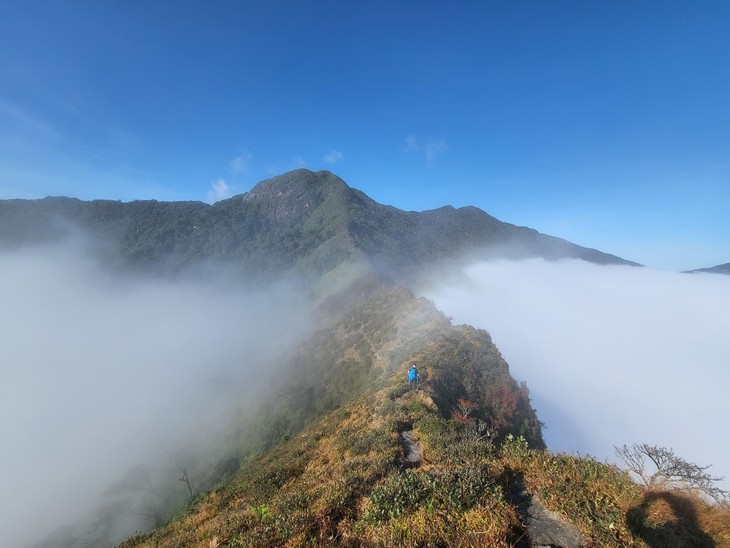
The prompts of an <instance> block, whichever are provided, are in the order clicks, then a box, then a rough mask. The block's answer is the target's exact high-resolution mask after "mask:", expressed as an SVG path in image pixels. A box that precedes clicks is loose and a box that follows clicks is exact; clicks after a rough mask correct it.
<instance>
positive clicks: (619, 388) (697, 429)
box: [426, 260, 730, 485]
mask: <svg viewBox="0 0 730 548" xmlns="http://www.w3.org/2000/svg"><path fill="white" fill-rule="evenodd" d="M465 273H466V277H465V279H466V281H465V282H460V283H457V284H455V285H453V284H452V285H444V286H441V287H440V288H439V289H437V290H433V291H429V292H426V293H427V296H428V297H429V298H431V299H433V300H434V301H435V302H436V304H437V306H438V307H439V308H441V309H442V310H444V311H445V312H446V313H447V314H449V315H451V316H453V317H454V319H455V320H456V321H458V322H465V323H470V324H472V325H476V326H478V327H481V328H483V329H486V330H488V331H489V332H490V333H491V335H492V337H493V339H494V342H495V344H496V345H497V346H498V348H499V349H500V351H501V352H502V354H503V355H504V356H505V358H506V359H507V361H508V362H509V364H510V368H511V370H512V372H513V374H514V375H515V376H516V377H517V378H520V379H524V380H526V381H527V383H528V385H529V386H530V391H531V396H532V398H533V402H534V405H535V407H536V409H537V412H538V417H539V418H540V419H541V420H543V421H544V422H545V423H546V424H547V427H548V428H547V430H546V431H545V438H546V442H547V443H548V446H549V447H550V448H551V449H553V450H556V451H568V452H581V453H586V452H587V453H591V454H593V455H594V456H597V457H598V458H601V459H611V460H613V446H614V445H622V444H624V443H627V444H629V443H633V442H647V443H651V444H656V445H662V446H665V447H671V448H673V449H675V451H676V452H677V454H678V455H680V456H682V457H684V458H686V459H688V460H692V461H694V462H697V463H698V464H701V465H708V464H711V465H713V467H712V468H711V469H710V471H711V472H713V473H714V474H715V475H719V476H726V477H730V441H728V438H727V436H725V435H724V432H725V431H726V430H727V424H726V422H727V417H729V416H730V399H728V397H727V387H728V386H730V369H728V367H727V364H728V356H730V337H728V336H727V318H726V314H727V310H729V309H730V276H721V275H709V274H707V275H687V274H676V273H671V272H661V271H654V270H650V269H646V268H631V267H613V266H597V265H593V264H589V263H585V262H582V261H560V262H555V263H547V262H544V261H540V260H531V261H523V262H506V261H503V262H493V263H482V264H478V265H475V266H472V267H470V268H468V269H467V270H466V272H465ZM726 485H727V483H726Z"/></svg>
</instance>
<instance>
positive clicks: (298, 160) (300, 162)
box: [292, 154, 307, 168]
mask: <svg viewBox="0 0 730 548" xmlns="http://www.w3.org/2000/svg"><path fill="white" fill-rule="evenodd" d="M292 163H293V165H294V167H295V168H300V167H305V166H306V165H307V162H306V161H305V160H304V156H301V155H299V154H297V155H296V156H294V161H293V162H292Z"/></svg>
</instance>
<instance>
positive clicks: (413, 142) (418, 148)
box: [400, 133, 449, 162]
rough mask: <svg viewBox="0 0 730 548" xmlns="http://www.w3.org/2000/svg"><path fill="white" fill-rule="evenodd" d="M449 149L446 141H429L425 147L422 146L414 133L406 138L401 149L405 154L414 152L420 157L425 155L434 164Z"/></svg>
mask: <svg viewBox="0 0 730 548" xmlns="http://www.w3.org/2000/svg"><path fill="white" fill-rule="evenodd" d="M448 149H449V145H448V144H447V143H446V141H445V140H444V139H436V140H435V141H429V142H428V143H426V144H425V145H421V144H419V142H418V139H417V138H416V136H415V135H414V134H413V133H409V134H408V135H406V138H405V139H404V140H403V144H402V145H401V147H400V150H401V151H402V152H405V153H411V152H414V153H418V154H419V155H420V154H423V156H424V157H425V158H426V161H427V162H432V161H433V160H435V159H436V158H437V157H439V156H441V155H442V154H444V153H445V152H446V151H447V150H448Z"/></svg>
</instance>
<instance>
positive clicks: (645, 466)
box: [614, 443, 730, 504]
mask: <svg viewBox="0 0 730 548" xmlns="http://www.w3.org/2000/svg"><path fill="white" fill-rule="evenodd" d="M614 448H615V449H616V455H617V456H618V457H619V458H620V459H621V460H622V461H623V462H624V463H625V464H626V466H627V467H628V469H629V471H631V472H633V473H634V474H635V475H636V476H637V477H638V479H639V481H640V482H641V483H643V484H644V485H645V486H646V487H648V488H660V487H663V488H674V489H688V490H694V491H699V492H701V493H704V494H705V495H707V496H709V497H710V498H712V499H714V500H715V501H717V502H719V503H721V504H727V503H728V501H730V498H729V495H730V493H729V492H728V491H725V490H724V489H721V488H720V487H718V486H717V482H718V481H722V480H724V479H725V478H724V477H715V476H712V475H711V474H710V473H708V472H707V470H708V469H709V468H710V466H700V465H698V464H695V463H693V462H688V461H686V460H684V459H683V458H681V457H678V456H677V455H675V454H674V451H673V450H671V449H667V448H666V447H657V446H656V445H649V444H647V443H635V444H633V445H631V446H626V445H622V446H621V447H617V446H614ZM647 461H648V462H647Z"/></svg>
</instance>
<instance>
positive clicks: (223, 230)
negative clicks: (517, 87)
mask: <svg viewBox="0 0 730 548" xmlns="http://www.w3.org/2000/svg"><path fill="white" fill-rule="evenodd" d="M75 230H81V231H82V232H88V233H90V234H93V235H94V236H95V237H97V238H99V239H101V240H102V241H104V242H106V243H111V244H112V246H111V249H110V250H107V251H108V252H109V253H108V254H109V260H110V261H117V262H119V263H120V266H127V267H130V266H131V267H134V268H161V269H164V270H166V271H176V270H179V269H180V268H183V267H185V266H186V265H190V264H195V263H197V262H199V261H201V260H217V261H225V262H229V263H233V264H235V265H237V266H238V267H239V268H241V269H242V271H243V272H244V273H245V274H246V275H248V276H254V277H264V278H268V277H270V276H271V275H272V274H279V273H281V272H282V271H287V270H289V269H296V270H298V271H300V272H307V273H310V274H313V275H314V276H315V277H320V276H322V275H323V274H325V273H327V272H331V271H333V270H334V269H336V268H337V267H340V266H342V265H343V264H348V265H359V267H361V268H360V270H362V268H365V269H367V270H372V271H375V272H377V273H378V274H380V275H382V276H385V277H386V278H388V279H404V278H408V277H411V276H414V275H417V274H418V273H419V272H420V271H422V270H423V269H424V267H427V266H434V265H441V264H445V263H449V262H452V261H454V260H456V259H459V258H462V257H470V258H473V259H479V258H493V257H511V258H526V257H543V258H546V259H560V258H579V259H584V260H586V261H590V262H594V263H598V264H636V263H632V262H630V261H626V260H624V259H621V258H620V257H616V256H614V255H609V254H607V253H602V252H600V251H597V250H595V249H589V248H585V247H581V246H578V245H575V244H572V243H570V242H568V241H566V240H562V239H560V238H555V237H552V236H547V235H545V234H541V233H539V232H537V231H536V230H533V229H530V228H525V227H519V226H515V225H512V224H509V223H504V222H501V221H499V220H497V219H495V218H494V217H491V216H490V215H488V214H487V213H485V212H484V211H482V210H480V209H478V208H476V207H463V208H459V209H454V208H453V207H451V206H445V207H442V208H440V209H436V210H433V211H424V212H414V211H403V210H400V209H397V208H395V207H391V206H386V205H382V204H379V203H377V202H375V201H374V200H372V199H371V198H369V197H368V196H366V195H365V194H363V193H362V192H360V191H359V190H355V189H352V188H350V187H349V186H347V185H346V184H345V183H344V182H343V181H342V179H340V178H339V177H337V176H336V175H334V174H332V173H330V172H328V171H319V172H311V171H308V170H305V169H299V170H296V171H292V172H289V173H285V174H283V175H281V176H278V177H274V178H272V179H268V180H265V181H262V182H260V183H258V184H257V185H256V186H255V187H254V188H253V189H252V190H251V191H250V192H247V193H245V194H242V195H239V196H235V197H233V198H230V199H227V200H222V201H220V202H217V203H216V204H214V205H208V204H204V203H202V202H157V201H134V202H127V203H123V202H116V201H108V200H95V201H90V202H84V201H80V200H77V199H73V198H45V199H42V200H4V201H0V246H3V247H8V246H17V245H19V244H23V243H28V242H48V241H56V240H59V239H61V238H64V237H66V236H67V235H69V234H72V233H73V232H74V231H75Z"/></svg>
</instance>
